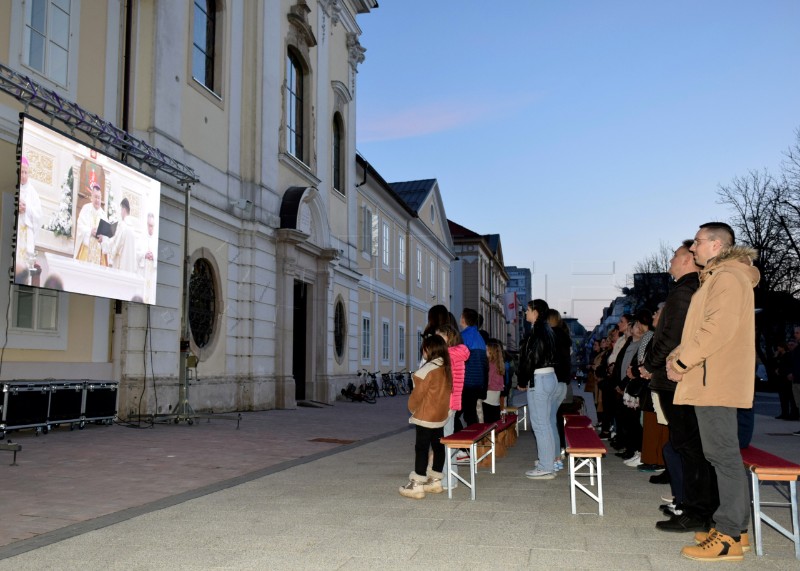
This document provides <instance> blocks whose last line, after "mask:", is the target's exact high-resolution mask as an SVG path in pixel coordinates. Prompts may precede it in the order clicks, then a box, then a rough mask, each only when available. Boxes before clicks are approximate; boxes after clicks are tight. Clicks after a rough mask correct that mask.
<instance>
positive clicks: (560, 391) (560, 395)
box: [551, 379, 567, 459]
mask: <svg viewBox="0 0 800 571" xmlns="http://www.w3.org/2000/svg"><path fill="white" fill-rule="evenodd" d="M556 380H558V379H556ZM557 385H558V386H557V387H556V394H555V397H554V401H553V410H552V416H551V418H552V419H553V437H554V438H555V441H554V444H553V446H554V450H555V454H554V455H553V458H554V459H555V457H556V456H560V455H561V438H560V437H559V435H558V407H560V406H561V403H563V402H564V399H565V398H567V383H557Z"/></svg>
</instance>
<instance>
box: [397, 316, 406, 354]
mask: <svg viewBox="0 0 800 571" xmlns="http://www.w3.org/2000/svg"><path fill="white" fill-rule="evenodd" d="M397 361H398V363H405V362H406V326H405V325H399V326H398V327H397Z"/></svg>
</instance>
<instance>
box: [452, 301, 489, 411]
mask: <svg viewBox="0 0 800 571" xmlns="http://www.w3.org/2000/svg"><path fill="white" fill-rule="evenodd" d="M461 327H462V331H461V338H462V339H463V340H464V345H466V346H467V349H469V359H467V362H466V363H465V370H464V390H463V391H462V392H461V411H460V412H461V414H462V415H463V418H464V422H463V425H464V426H469V425H470V424H475V423H476V422H478V400H479V399H484V398H486V387H487V386H488V384H489V361H488V359H487V358H486V342H485V341H484V340H483V337H482V336H481V334H480V332H479V331H478V312H477V311H475V310H474V309H470V308H464V311H462V312H461ZM456 425H457V426H458V422H457V423H456Z"/></svg>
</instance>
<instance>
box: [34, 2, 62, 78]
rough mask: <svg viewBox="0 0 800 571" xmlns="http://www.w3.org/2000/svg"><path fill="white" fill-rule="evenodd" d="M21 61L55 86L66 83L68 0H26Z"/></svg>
mask: <svg viewBox="0 0 800 571" xmlns="http://www.w3.org/2000/svg"><path fill="white" fill-rule="evenodd" d="M26 5H27V10H26V11H25V36H24V42H25V43H24V47H23V54H24V55H23V57H24V59H25V63H26V64H27V65H28V66H29V67H30V68H32V69H35V70H36V71H38V72H39V73H41V74H42V75H44V76H45V77H47V78H48V79H51V80H52V81H54V82H56V83H58V84H59V85H62V86H65V87H66V85H67V72H68V70H67V62H68V61H69V34H70V23H69V20H70V0H28V2H27V3H26Z"/></svg>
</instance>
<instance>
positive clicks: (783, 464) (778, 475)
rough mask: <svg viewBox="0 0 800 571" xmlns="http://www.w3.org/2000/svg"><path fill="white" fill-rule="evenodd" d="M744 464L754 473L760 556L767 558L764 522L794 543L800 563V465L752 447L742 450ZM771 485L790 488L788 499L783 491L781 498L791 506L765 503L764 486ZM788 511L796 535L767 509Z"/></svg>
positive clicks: (755, 516) (751, 478) (757, 549)
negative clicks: (799, 486) (799, 491)
mask: <svg viewBox="0 0 800 571" xmlns="http://www.w3.org/2000/svg"><path fill="white" fill-rule="evenodd" d="M742 461H743V462H744V465H745V466H746V467H747V469H748V470H749V471H750V476H751V477H750V483H751V491H752V505H753V528H754V531H755V537H756V555H764V548H763V545H762V541H761V522H762V521H763V522H764V523H766V524H767V525H769V526H770V527H772V528H773V529H774V530H776V531H777V532H779V533H780V534H781V535H784V536H785V537H787V538H789V539H791V540H792V541H793V542H794V555H795V557H797V559H800V527H798V515H797V479H798V478H800V465H798V464H795V463H794V462H789V461H788V460H784V459H783V458H781V457H780V456H775V455H774V454H770V453H769V452H765V451H764V450H761V449H759V448H755V447H753V446H748V447H747V448H743V449H742ZM762 482H770V483H771V485H772V486H774V487H775V488H776V489H777V487H778V483H780V482H785V483H786V484H788V485H789V494H788V497H787V495H786V494H785V492H784V491H783V490H779V491H780V493H781V495H782V496H783V497H784V498H785V499H788V500H789V501H788V502H762V501H761V489H760V488H761V483H762ZM765 506H767V507H783V508H785V507H788V508H790V510H791V522H792V531H789V530H788V529H786V528H785V527H783V526H782V525H780V524H779V523H778V522H776V521H775V520H774V519H772V518H771V517H769V516H768V515H767V514H765V513H764V511H763V507H765Z"/></svg>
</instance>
